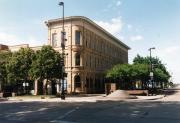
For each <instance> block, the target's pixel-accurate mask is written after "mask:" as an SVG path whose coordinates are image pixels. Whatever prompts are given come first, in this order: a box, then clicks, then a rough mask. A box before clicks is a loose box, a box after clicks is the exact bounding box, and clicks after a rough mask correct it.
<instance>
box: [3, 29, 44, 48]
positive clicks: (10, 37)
mask: <svg viewBox="0 0 180 123" xmlns="http://www.w3.org/2000/svg"><path fill="white" fill-rule="evenodd" d="M0 44H5V45H9V46H12V45H19V44H29V45H30V46H39V45H42V42H41V41H38V40H36V38H34V37H27V38H26V39H22V38H19V37H18V36H16V35H14V34H9V33H4V32H0Z"/></svg>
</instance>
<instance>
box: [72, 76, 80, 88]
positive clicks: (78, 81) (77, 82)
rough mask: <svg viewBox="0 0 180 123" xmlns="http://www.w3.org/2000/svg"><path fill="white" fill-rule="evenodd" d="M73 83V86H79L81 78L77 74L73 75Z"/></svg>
mask: <svg viewBox="0 0 180 123" xmlns="http://www.w3.org/2000/svg"><path fill="white" fill-rule="evenodd" d="M74 84H75V88H79V87H81V78H80V76H79V75H76V76H75V77H74Z"/></svg>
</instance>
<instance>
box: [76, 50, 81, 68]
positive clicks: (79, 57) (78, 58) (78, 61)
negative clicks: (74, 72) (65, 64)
mask: <svg viewBox="0 0 180 123" xmlns="http://www.w3.org/2000/svg"><path fill="white" fill-rule="evenodd" d="M80 62H81V56H80V54H79V53H77V54H76V58H75V65H76V66H80Z"/></svg>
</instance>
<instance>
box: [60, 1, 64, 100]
mask: <svg viewBox="0 0 180 123" xmlns="http://www.w3.org/2000/svg"><path fill="white" fill-rule="evenodd" d="M59 6H62V9H63V10H62V15H63V18H62V21H63V22H62V23H63V24H62V32H61V48H62V61H63V63H62V64H61V65H62V91H61V100H65V92H64V73H65V66H64V54H65V53H64V50H65V43H64V42H65V38H64V35H65V31H64V2H59Z"/></svg>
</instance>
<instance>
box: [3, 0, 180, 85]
mask: <svg viewBox="0 0 180 123" xmlns="http://www.w3.org/2000/svg"><path fill="white" fill-rule="evenodd" d="M58 2H59V1H58V0H0V43H3V44H7V45H16V44H17V45H18V44H22V43H29V44H30V45H31V46H36V45H43V44H46V43H47V28H46V26H45V24H44V21H46V20H48V19H53V18H59V17H61V8H60V7H59V6H58ZM64 3H65V16H76V15H79V16H86V17H88V18H90V19H91V20H93V21H94V22H96V23H98V24H99V25H100V26H102V27H103V28H105V29H107V30H108V31H109V32H110V33H112V34H113V35H115V36H116V37H118V38H119V39H121V40H122V41H123V42H124V43H126V44H127V45H129V46H130V47H131V50H130V51H129V63H132V59H133V58H134V57H135V56H136V54H140V55H142V56H147V55H149V51H148V48H150V47H153V46H155V47H156V49H155V50H153V53H152V55H153V56H155V57H156V56H157V57H159V58H160V59H161V60H162V61H163V63H164V64H166V66H167V68H168V69H169V71H170V72H171V74H172V75H173V80H174V82H175V83H180V69H179V63H180V58H179V54H180V36H179V32H180V1H179V0H64Z"/></svg>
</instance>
